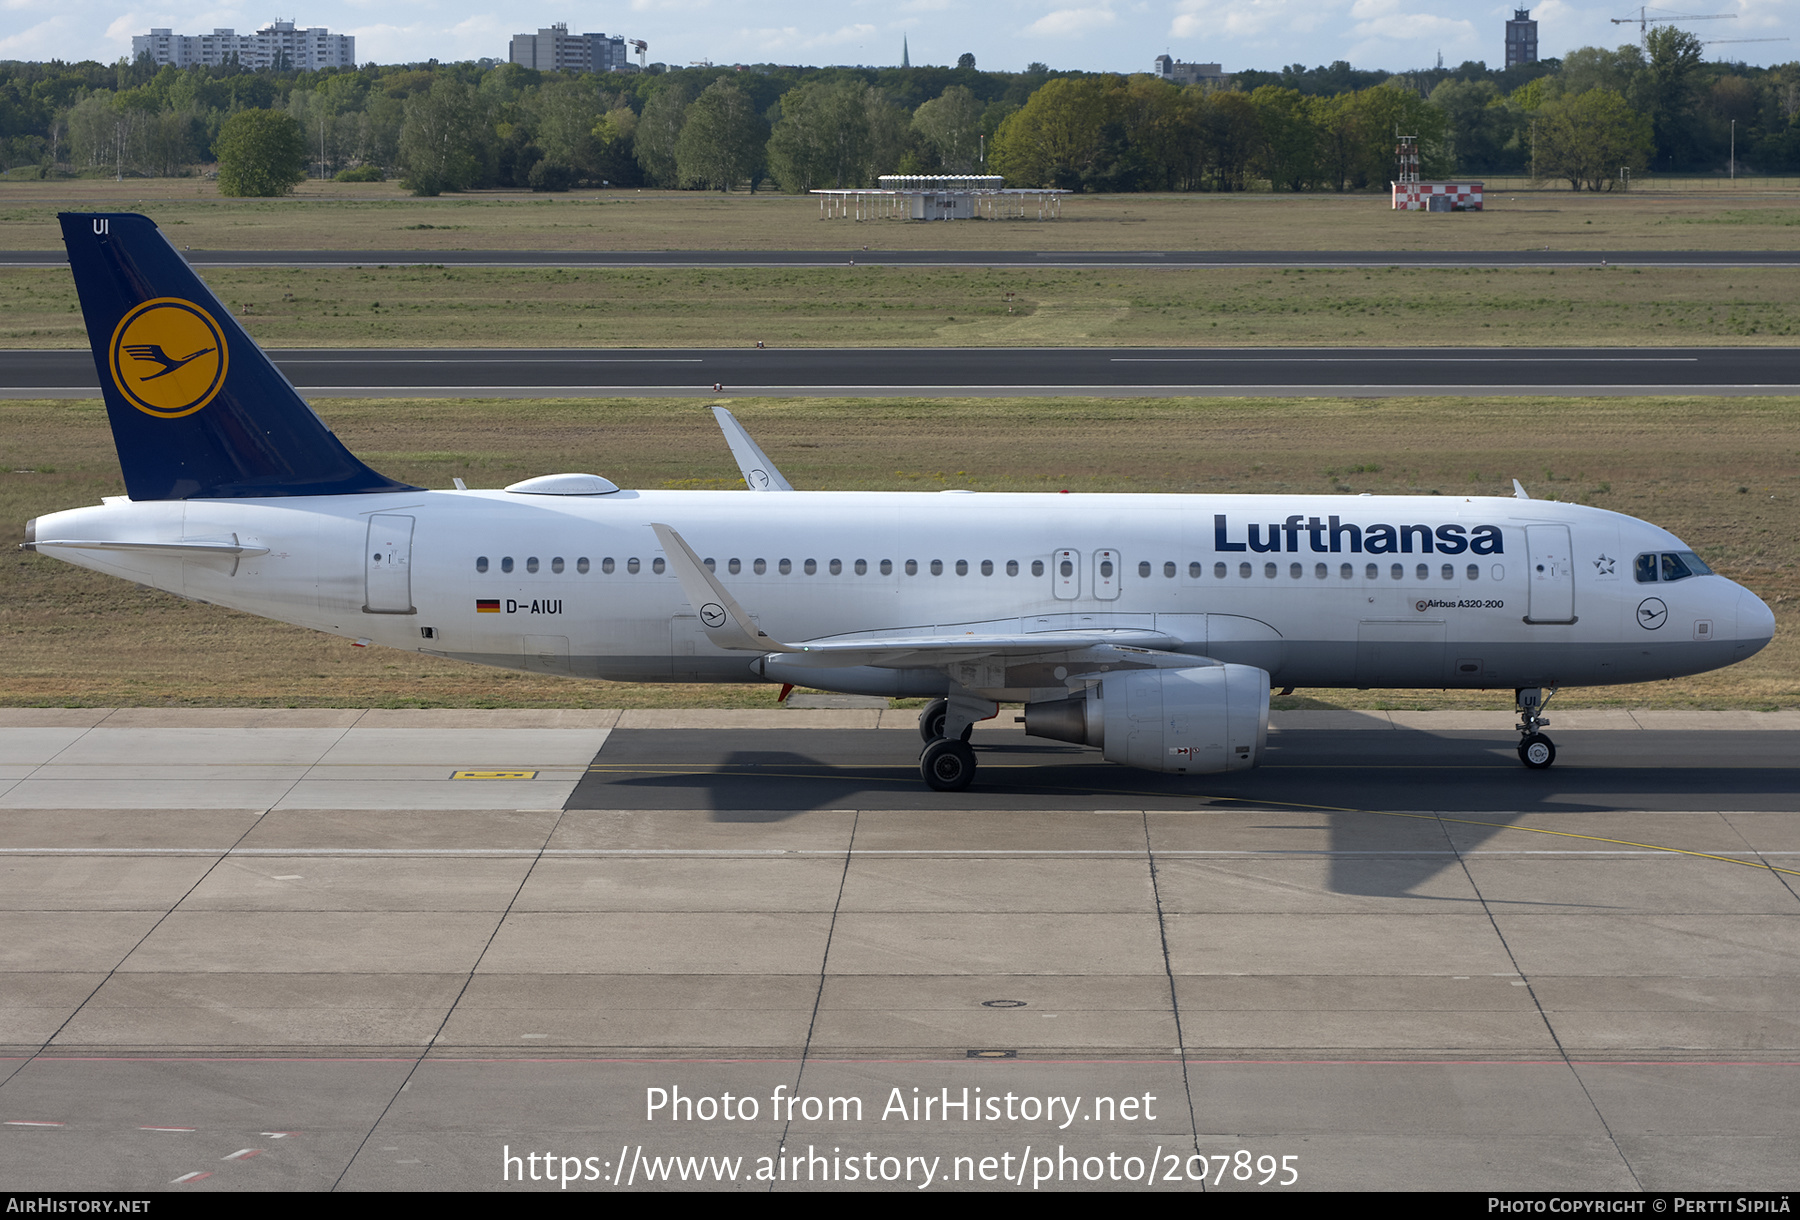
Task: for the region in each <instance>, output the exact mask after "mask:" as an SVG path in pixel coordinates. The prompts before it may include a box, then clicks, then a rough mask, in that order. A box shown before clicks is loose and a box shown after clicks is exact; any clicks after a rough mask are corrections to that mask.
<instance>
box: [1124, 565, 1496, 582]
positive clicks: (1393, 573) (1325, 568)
mask: <svg viewBox="0 0 1800 1220" xmlns="http://www.w3.org/2000/svg"><path fill="white" fill-rule="evenodd" d="M1166 566H1168V567H1173V566H1174V565H1173V564H1169V565H1166ZM1199 568H1200V565H1199V564H1197V563H1194V564H1189V565H1188V575H1190V576H1198V575H1200V572H1199ZM1229 571H1230V569H1229V567H1228V566H1227V565H1226V564H1223V563H1215V564H1213V575H1214V576H1215V577H1217V578H1219V579H1220V580H1223V579H1224V578H1225V577H1226V575H1227V574H1228V573H1229ZM1255 571H1256V565H1255V564H1252V563H1240V564H1238V566H1237V574H1238V576H1239V577H1240V578H1243V579H1248V578H1249V577H1250V576H1251V575H1253V574H1254V573H1255ZM1280 572H1281V565H1280V564H1276V563H1265V564H1263V565H1262V574H1263V576H1264V577H1265V578H1266V579H1269V580H1274V579H1275V578H1276V576H1278V575H1280ZM1142 574H1143V573H1142V571H1141V570H1140V572H1139V575H1142ZM1312 574H1313V576H1314V578H1315V579H1318V580H1329V579H1330V578H1331V565H1330V564H1328V563H1315V564H1314V565H1313V567H1312ZM1437 574H1438V579H1439V580H1455V579H1456V565H1455V564H1453V563H1446V564H1443V565H1442V566H1440V567H1439V568H1438V573H1437ZM1164 575H1167V576H1173V575H1175V573H1173V572H1165V573H1164ZM1305 575H1306V565H1305V564H1303V563H1290V564H1289V565H1288V576H1289V577H1290V578H1292V579H1294V580H1300V579H1301V578H1302V577H1304V576H1305ZM1463 577H1464V579H1466V580H1471V581H1476V580H1480V579H1481V565H1480V564H1478V563H1472V564H1469V565H1468V566H1467V567H1466V568H1465V569H1464V570H1463ZM1338 578H1339V579H1340V580H1355V579H1356V565H1355V564H1353V563H1343V564H1339V565H1338ZM1388 578H1389V579H1390V580H1405V579H1406V565H1405V564H1403V563H1396V564H1390V565H1388ZM1493 578H1494V579H1495V580H1505V579H1506V569H1505V568H1504V567H1502V566H1501V565H1499V564H1495V565H1494V572H1493ZM1363 579H1364V580H1380V579H1381V565H1380V564H1378V563H1371V564H1368V565H1366V566H1365V567H1364V568H1363ZM1413 579H1414V580H1418V581H1429V580H1430V579H1431V565H1430V564H1428V563H1421V564H1418V565H1416V566H1414V568H1413Z"/></svg>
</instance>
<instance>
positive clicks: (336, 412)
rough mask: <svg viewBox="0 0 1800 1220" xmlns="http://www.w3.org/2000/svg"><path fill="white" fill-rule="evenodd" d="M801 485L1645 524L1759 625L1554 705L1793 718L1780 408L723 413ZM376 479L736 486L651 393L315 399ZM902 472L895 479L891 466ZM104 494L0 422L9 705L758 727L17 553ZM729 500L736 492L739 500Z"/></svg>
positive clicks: (1788, 485) (749, 693)
mask: <svg viewBox="0 0 1800 1220" xmlns="http://www.w3.org/2000/svg"><path fill="white" fill-rule="evenodd" d="M731 405H732V407H733V409H734V410H736V411H737V412H739V414H740V415H741V417H742V418H743V419H744V420H745V422H746V423H747V424H748V425H749V426H750V428H751V429H752V430H753V432H754V433H755V435H756V436H757V438H758V439H759V440H760V441H761V442H762V444H763V446H764V447H765V448H766V449H767V450H768V451H769V453H770V454H771V456H772V457H774V459H775V460H776V461H777V462H778V463H780V465H781V467H782V469H783V470H784V472H785V473H786V474H787V475H788V476H789V478H790V479H792V480H793V481H794V483H795V485H796V486H798V487H803V488H886V489H900V490H916V491H924V492H931V491H938V490H941V489H943V488H946V487H964V488H970V489H973V490H977V491H1003V490H1043V491H1052V490H1060V489H1063V488H1067V489H1069V490H1070V491H1073V492H1086V491H1120V490H1124V491H1164V492H1201V491H1217V492H1308V493H1312V492H1320V493H1326V492H1333V491H1336V492H1339V493H1344V494H1349V493H1354V492H1362V491H1371V492H1377V493H1413V494H1431V493H1434V492H1441V493H1443V494H1446V495H1451V494H1469V493H1481V494H1488V495H1501V494H1506V493H1507V492H1508V491H1509V490H1510V479H1512V478H1513V477H1515V476H1516V477H1518V478H1520V479H1522V480H1523V481H1524V483H1525V484H1526V486H1527V487H1528V488H1529V489H1530V490H1531V492H1532V493H1533V494H1534V495H1537V496H1539V497H1543V498H1549V497H1555V498H1558V499H1563V500H1575V501H1580V502H1583V503H1589V504H1595V505H1599V506H1601V507H1605V508H1612V509H1617V510H1619V511H1621V512H1626V513H1629V514H1631V515H1633V516H1639V517H1644V518H1646V519H1649V520H1652V521H1655V522H1656V523H1658V524H1660V525H1664V526H1667V527H1668V528H1670V529H1672V530H1674V531H1675V532H1676V533H1677V534H1679V535H1680V536H1682V537H1683V538H1685V539H1686V540H1687V541H1688V542H1689V543H1690V544H1691V545H1693V546H1694V547H1695V548H1696V549H1697V550H1698V551H1699V552H1700V554H1701V555H1703V556H1704V557H1705V558H1706V560H1707V562H1708V563H1710V564H1712V565H1713V566H1714V567H1715V568H1716V569H1717V570H1718V571H1720V572H1721V573H1723V574H1725V575H1728V576H1731V577H1732V578H1734V579H1737V580H1740V581H1742V582H1743V583H1745V584H1746V585H1748V586H1749V587H1750V588H1752V589H1754V590H1756V591H1757V592H1758V593H1759V594H1761V595H1762V596H1763V597H1764V598H1766V599H1767V600H1768V601H1769V602H1770V603H1771V604H1772V605H1773V606H1774V608H1775V612H1776V619H1777V624H1778V625H1777V629H1776V637H1775V642H1774V644H1773V645H1771V646H1770V647H1769V648H1768V649H1766V650H1764V651H1763V652H1762V653H1761V654H1759V655H1758V656H1756V657H1755V658H1753V659H1752V660H1750V661H1748V662H1746V663H1745V664H1743V665H1740V666H1736V667H1734V668H1732V669H1729V670H1725V671H1721V672H1719V673H1716V674H1708V675H1701V676H1699V677H1696V678H1691V679H1684V680H1681V681H1678V682H1670V683H1657V684H1652V685H1646V686H1634V687H1622V688H1609V689H1599V690H1590V691H1571V692H1568V693H1567V694H1565V695H1563V696H1562V697H1561V703H1562V704H1563V705H1565V706H1568V705H1584V706H1631V707H1703V708H1704V707H1749V708H1772V707H1794V706H1800V613H1797V610H1800V400H1797V399H1791V398H1755V399H1743V398H1737V399H1668V398H1660V399H1626V398H1609V399H1564V400H1559V399H1531V400H1520V399H1500V400H1482V399H1441V400H1433V399H1415V398H1406V399H1375V400H1365V399H1357V400H1344V399H1330V398H1319V399H1293V400H1279V401H1271V400H1267V399H1255V400H1244V399H1203V400H1190V401H1170V400H1111V399H1108V400H1082V399H1054V400H994V399H974V400H931V401H919V400H897V401H893V400H890V401H880V402H870V401H860V400H831V399H804V400H785V401H774V400H739V401H734V402H732V403H731ZM321 409H322V410H323V412H324V413H325V415H326V417H327V419H328V420H329V422H330V423H331V425H332V427H333V428H334V429H335V430H336V431H337V432H338V434H339V435H340V436H341V437H342V438H343V439H344V441H345V442H346V443H347V444H348V445H349V446H350V447H351V449H353V450H354V451H356V452H357V453H359V454H360V455H362V456H363V457H365V458H366V459H367V460H368V461H369V462H370V463H371V464H372V465H374V466H375V467H376V468H377V469H380V470H382V471H384V472H385V473H388V474H391V475H394V476H396V477H399V478H402V479H406V480H408V481H411V482H414V483H419V484H423V485H425V486H433V487H444V486H448V485H449V483H450V480H451V478H452V477H461V478H463V479H464V480H465V481H466V482H468V483H469V485H471V486H475V487H481V486H496V485H501V484H504V483H508V482H512V481H515V480H517V479H519V478H523V477H526V476H528V475H532V474H541V473H548V472H552V471H557V470H570V469H573V470H593V471H596V472H598V473H601V474H605V475H607V476H608V477H610V478H612V479H614V480H615V481H616V482H618V483H620V484H621V485H623V486H626V487H643V488H650V487H719V488H726V487H733V486H737V485H738V476H737V473H736V469H735V467H734V466H733V464H732V461H731V458H730V455H729V453H728V452H727V450H726V448H725V445H724V442H723V441H722V440H721V439H720V437H719V435H718V433H717V430H716V428H715V427H714V425H713V423H712V420H711V416H710V415H709V414H708V413H707V412H706V411H705V410H704V409H703V408H702V407H699V406H696V405H693V404H689V403H671V402H669V401H666V400H622V399H605V400H579V401H551V402H530V401H444V400H429V401H407V400H341V399H340V400H334V401H328V402H325V403H322V404H321ZM897 454H904V455H906V456H905V457H904V458H903V459H902V458H896V456H895V455H897ZM121 490H122V487H121V483H120V479H119V474H118V468H117V464H116V462H115V460H114V457H113V448H112V441H111V436H110V434H109V432H108V429H107V426H106V421H105V414H104V411H103V410H102V409H101V407H100V405H99V404H98V403H97V402H93V401H85V402H84V401H75V402H68V401H55V402H44V401H14V402H0V563H3V564H4V571H5V576H4V578H3V580H4V588H5V590H6V594H7V596H6V598H5V600H4V603H3V604H0V647H3V648H4V650H5V656H6V668H5V675H6V676H5V679H4V681H3V682H0V703H3V704H8V705H42V704H49V705H115V704H126V705H211V706H222V705H249V706H371V705H373V706H407V705H427V706H521V705H528V706H583V707H620V706H628V707H643V706H706V705H712V706H765V707H766V706H772V704H773V700H774V690H773V689H772V688H766V687H744V688H737V687H731V688H719V687H686V686H627V685H616V684H611V683H581V682H573V681H566V680H557V679H552V678H546V677H539V676H531V675H523V674H515V673H508V672H502V671H498V670H485V669H478V668H475V667H473V666H465V665H460V664H455V663H452V662H446V661H440V660H436V659H434V658H430V657H423V656H419V655H417V654H411V653H402V652H395V651H386V650H381V649H367V650H364V649H356V648H352V647H351V646H350V644H349V643H348V642H347V641H345V640H340V639H336V638H332V637H326V636H321V635H315V634H313V633H310V632H306V631H301V630H299V629H297V628H291V627H285V626H282V625H279V624H274V623H268V622H265V621H262V620H258V619H253V618H250V617H248V616H245V615H241V614H236V613H234V612H231V611H227V610H221V609H219V608H216V607H211V606H202V605H198V604H196V603H192V602H186V601H182V600H180V599H178V598H175V597H172V596H169V595H166V594H162V593H156V592H151V591H147V590H142V589H138V588H135V587H133V586H131V585H129V584H126V583H124V582H121V581H117V580H113V579H110V578H107V577H103V576H98V575H94V574H91V573H87V572H84V571H82V570H80V569H77V568H73V567H70V566H68V565H66V564H63V563H60V562H58V561H56V560H53V559H49V558H47V557H45V556H41V555H35V554H24V553H20V552H18V551H16V550H15V549H14V548H15V545H16V544H17V543H18V542H19V541H20V540H21V539H22V537H23V534H22V530H23V525H24V522H25V521H26V519H28V518H30V517H33V516H38V515H41V514H43V513H47V512H52V511H55V510H57V509H61V508H68V507H73V506H76V505H82V504H92V503H96V502H98V500H99V498H100V497H101V496H102V495H113V494H118V493H119V492H120V491H121ZM746 494H749V493H746ZM1284 702H1285V703H1286V704H1287V705H1288V706H1339V707H1408V708H1429V707H1446V706H1457V707H1469V706H1474V707H1505V706H1509V702H1510V701H1509V698H1508V696H1506V695H1501V694H1488V695H1446V694H1440V693H1436V692H1399V693H1396V692H1377V691H1371V692H1361V693H1359V692H1353V691H1301V692H1298V693H1297V694H1296V695H1295V696H1294V697H1293V698H1291V699H1289V700H1286V701H1284Z"/></svg>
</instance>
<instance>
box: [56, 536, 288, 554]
mask: <svg viewBox="0 0 1800 1220" xmlns="http://www.w3.org/2000/svg"><path fill="white" fill-rule="evenodd" d="M20 546H21V549H23V550H27V551H36V550H40V549H42V548H44V547H47V546H50V547H55V546H64V547H68V548H69V549H70V550H73V551H152V552H161V553H163V554H168V555H267V554H268V553H269V548H268V547H266V546H240V545H239V544H238V543H236V542H198V541H193V540H186V541H182V542H110V541H105V540H102V539H84V538H40V539H39V540H38V541H36V542H26V543H21V544H20Z"/></svg>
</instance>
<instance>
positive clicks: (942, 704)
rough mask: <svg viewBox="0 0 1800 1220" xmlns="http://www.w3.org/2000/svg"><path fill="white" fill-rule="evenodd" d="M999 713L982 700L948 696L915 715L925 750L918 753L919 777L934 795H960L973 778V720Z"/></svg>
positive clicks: (927, 705)
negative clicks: (954, 793)
mask: <svg viewBox="0 0 1800 1220" xmlns="http://www.w3.org/2000/svg"><path fill="white" fill-rule="evenodd" d="M998 710H999V708H998V707H996V705H995V704H993V703H991V702H989V701H988V700H986V699H972V698H969V697H967V696H964V695H952V696H951V697H950V698H948V699H933V700H932V701H931V702H930V703H928V704H926V705H925V710H924V711H922V712H920V713H919V736H920V737H922V738H923V739H924V740H925V749H924V750H922V751H921V752H920V754H919V776H920V778H922V779H923V780H924V781H925V783H926V784H927V785H929V786H930V787H931V788H933V789H934V790H936V791H938V792H961V791H962V790H963V789H964V788H967V787H968V786H969V784H970V783H971V782H973V780H974V779H975V751H974V750H973V749H971V748H970V747H969V734H971V733H973V732H974V731H975V722H976V721H977V720H986V719H988V718H989V717H991V716H993V715H994V714H995V712H997V711H998Z"/></svg>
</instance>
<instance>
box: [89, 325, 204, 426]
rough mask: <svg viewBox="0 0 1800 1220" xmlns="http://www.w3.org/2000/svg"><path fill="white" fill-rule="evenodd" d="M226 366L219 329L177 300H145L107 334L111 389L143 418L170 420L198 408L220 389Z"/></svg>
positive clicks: (190, 413)
mask: <svg viewBox="0 0 1800 1220" xmlns="http://www.w3.org/2000/svg"><path fill="white" fill-rule="evenodd" d="M226 361H227V352H226V349H225V334H224V332H223V331H221V330H220V329H219V324H218V323H217V322H215V321H214V320H213V317H212V315H211V314H209V313H207V312H206V311H205V310H204V309H202V308H200V307H199V306H198V305H196V304H194V303H193V302H192V301H184V300H181V299H180V298H179V297H158V298H156V299H155V300H153V301H145V302H144V303H143V304H142V305H139V306H138V307H137V308H136V309H133V310H132V311H131V312H130V313H128V314H126V315H125V316H124V317H123V318H122V319H120V321H119V325H118V326H117V327H115V328H114V330H113V337H112V379H113V384H114V385H115V386H117V387H118V388H119V393H121V394H123V395H124V396H125V400H126V401H127V402H129V403H130V404H131V405H132V406H134V407H136V408H137V409H138V410H140V411H142V412H144V414H146V415H155V416H159V417H161V418H163V419H176V418H178V417H180V416H183V415H192V414H193V413H194V412H195V411H198V410H199V409H200V408H201V407H204V406H205V405H206V404H207V403H209V402H211V401H212V400H213V399H214V398H215V397H216V396H217V395H218V393H219V390H220V389H221V388H222V387H223V386H224V384H225V366H226Z"/></svg>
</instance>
